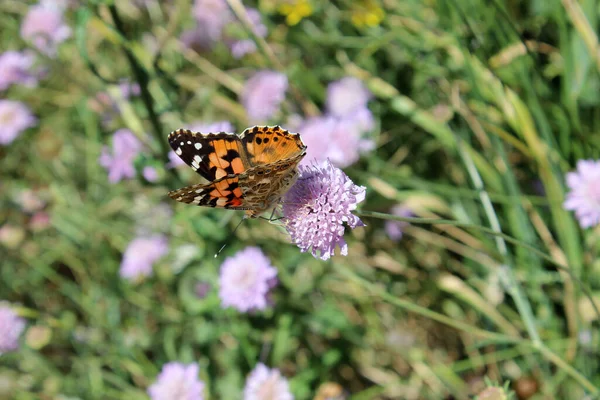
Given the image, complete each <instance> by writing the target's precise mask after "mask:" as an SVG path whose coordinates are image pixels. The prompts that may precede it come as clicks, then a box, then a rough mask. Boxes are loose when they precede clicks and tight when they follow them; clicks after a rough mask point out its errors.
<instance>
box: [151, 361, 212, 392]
mask: <svg viewBox="0 0 600 400" xmlns="http://www.w3.org/2000/svg"><path fill="white" fill-rule="evenodd" d="M203 391H204V382H202V381H201V380H200V379H198V364H187V365H186V364H182V363H178V362H170V363H167V364H165V365H163V368H162V371H160V374H159V375H158V378H157V379H156V382H154V383H153V384H152V385H150V387H149V388H148V395H150V398H151V399H152V400H204V394H203Z"/></svg>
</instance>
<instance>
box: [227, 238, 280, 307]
mask: <svg viewBox="0 0 600 400" xmlns="http://www.w3.org/2000/svg"><path fill="white" fill-rule="evenodd" d="M276 284H277V270H276V269H275V268H274V267H273V266H271V262H270V261H269V259H268V258H267V257H266V256H265V255H264V254H263V252H262V251H261V250H260V249H259V248H258V247H247V248H245V249H244V250H242V251H239V252H237V253H236V254H235V255H234V256H233V257H228V258H226V259H225V261H224V262H223V264H222V265H221V272H220V276H219V297H220V298H221V305H222V306H223V307H230V306H231V307H233V308H235V309H237V310H239V311H241V312H248V311H250V310H264V309H265V308H267V305H268V301H269V291H270V290H271V289H272V288H273V287H274V286H275V285H276Z"/></svg>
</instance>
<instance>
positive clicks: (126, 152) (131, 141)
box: [99, 129, 142, 183]
mask: <svg viewBox="0 0 600 400" xmlns="http://www.w3.org/2000/svg"><path fill="white" fill-rule="evenodd" d="M141 150H142V143H141V142H140V141H139V139H138V138H137V137H136V136H135V135H134V134H133V132H131V131H130V130H129V129H119V130H118V131H116V132H115V133H114V134H113V143H112V154H111V152H110V150H109V148H108V147H107V146H104V148H103V149H102V155H101V156H100V160H99V161H100V165H102V166H103V167H104V168H106V169H107V170H108V180H109V181H110V182H111V183H116V182H119V181H120V180H121V179H123V178H133V177H134V176H135V167H134V165H133V162H134V161H135V159H136V157H137V156H138V154H139V152H140V151H141Z"/></svg>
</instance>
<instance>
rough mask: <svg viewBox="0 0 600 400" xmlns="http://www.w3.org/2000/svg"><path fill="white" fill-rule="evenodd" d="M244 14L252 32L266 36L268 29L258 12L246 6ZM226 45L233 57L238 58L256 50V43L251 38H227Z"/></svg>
mask: <svg viewBox="0 0 600 400" xmlns="http://www.w3.org/2000/svg"><path fill="white" fill-rule="evenodd" d="M246 14H247V15H248V19H249V20H250V23H251V28H252V31H253V32H254V34H255V35H256V36H259V37H265V36H267V32H268V30H267V27H266V26H265V25H264V24H263V23H262V20H261V15H260V12H259V11H258V10H257V9H255V8H246ZM228 46H229V48H230V50H231V54H232V55H233V57H234V58H238V59H239V58H242V57H243V56H245V55H246V54H249V53H254V52H255V51H256V44H255V43H254V40H252V39H241V40H228Z"/></svg>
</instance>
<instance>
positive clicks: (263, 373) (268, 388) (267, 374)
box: [244, 363, 294, 400]
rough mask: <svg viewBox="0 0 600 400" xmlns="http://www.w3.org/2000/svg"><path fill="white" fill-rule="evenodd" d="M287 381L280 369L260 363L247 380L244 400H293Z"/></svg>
mask: <svg viewBox="0 0 600 400" xmlns="http://www.w3.org/2000/svg"><path fill="white" fill-rule="evenodd" d="M293 399H294V396H293V395H292V393H290V388H289V385H288V381H287V379H285V377H283V376H282V375H281V373H280V372H279V370H278V369H275V368H273V369H269V368H267V367H266V366H265V365H264V364H262V363H258V364H257V365H256V367H255V368H254V369H253V370H252V372H251V373H250V375H248V378H247V379H246V385H245V386H244V400H293Z"/></svg>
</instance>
